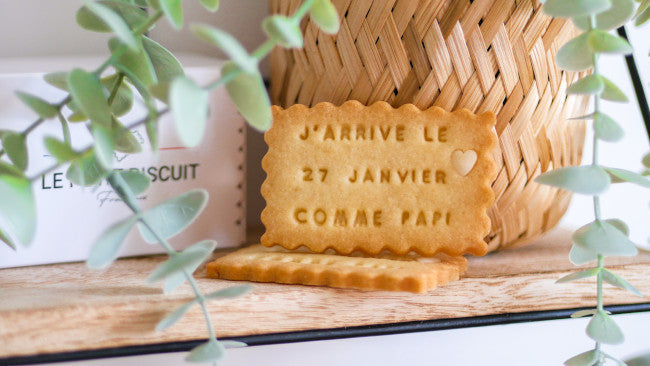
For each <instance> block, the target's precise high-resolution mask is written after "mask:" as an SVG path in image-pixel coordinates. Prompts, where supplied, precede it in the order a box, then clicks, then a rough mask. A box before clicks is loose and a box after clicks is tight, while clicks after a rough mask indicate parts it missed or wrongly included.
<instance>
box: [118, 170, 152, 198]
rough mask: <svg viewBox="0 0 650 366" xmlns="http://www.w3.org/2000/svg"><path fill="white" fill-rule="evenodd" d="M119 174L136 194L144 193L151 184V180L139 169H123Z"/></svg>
mask: <svg viewBox="0 0 650 366" xmlns="http://www.w3.org/2000/svg"><path fill="white" fill-rule="evenodd" d="M119 174H120V175H121V176H122V179H124V181H125V182H126V184H127V185H128V186H129V189H131V192H133V194H134V195H139V194H141V193H144V192H145V191H146V190H147V189H148V188H149V186H150V185H151V180H150V179H149V178H148V177H147V176H146V175H144V174H143V173H142V172H140V171H139V170H123V171H120V172H119Z"/></svg>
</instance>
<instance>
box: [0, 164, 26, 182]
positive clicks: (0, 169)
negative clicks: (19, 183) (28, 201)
mask: <svg viewBox="0 0 650 366" xmlns="http://www.w3.org/2000/svg"><path fill="white" fill-rule="evenodd" d="M0 175H10V176H12V177H16V178H25V173H24V172H23V171H22V170H20V169H18V168H16V167H15V166H13V165H11V164H8V163H5V162H4V161H2V160H0Z"/></svg>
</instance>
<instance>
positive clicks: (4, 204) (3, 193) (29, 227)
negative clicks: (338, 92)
mask: <svg viewBox="0 0 650 366" xmlns="http://www.w3.org/2000/svg"><path fill="white" fill-rule="evenodd" d="M0 172H2V169H0ZM0 197H2V199H1V200H0V219H1V220H0V221H2V222H4V224H5V226H4V228H5V229H6V230H7V231H8V232H9V233H10V234H12V235H13V236H14V237H15V238H16V239H17V240H18V241H19V242H20V243H21V244H22V245H24V246H28V245H29V244H30V243H31V241H32V239H33V238H34V234H35V232H36V204H35V200H34V192H33V191H32V186H31V182H30V181H29V179H27V178H24V177H16V176H13V175H5V174H2V173H0Z"/></svg>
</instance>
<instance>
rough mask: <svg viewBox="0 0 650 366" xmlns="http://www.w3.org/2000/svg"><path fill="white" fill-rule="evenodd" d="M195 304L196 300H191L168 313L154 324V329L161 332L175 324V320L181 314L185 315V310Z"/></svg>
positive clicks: (181, 315) (180, 316)
mask: <svg viewBox="0 0 650 366" xmlns="http://www.w3.org/2000/svg"><path fill="white" fill-rule="evenodd" d="M195 304H196V300H192V301H190V302H188V303H186V304H184V305H182V306H181V307H179V308H178V309H176V310H174V311H172V312H171V313H169V314H168V315H167V316H166V317H164V318H163V319H162V320H161V321H160V322H158V324H156V331H157V332H162V331H163V330H165V329H167V328H169V327H171V326H172V325H174V324H176V322H178V321H179V320H180V319H181V318H182V317H183V315H185V313H187V311H188V310H190V309H191V308H192V306H194V305H195Z"/></svg>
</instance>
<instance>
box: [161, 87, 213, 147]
mask: <svg viewBox="0 0 650 366" xmlns="http://www.w3.org/2000/svg"><path fill="white" fill-rule="evenodd" d="M169 106H170V108H171V111H172V116H173V117H174V125H175V126H176V132H177V133H178V136H179V138H180V140H181V142H182V143H183V145H185V146H197V145H198V144H199V143H200V142H201V139H202V138H203V133H204V131H205V123H206V121H207V119H208V109H209V105H208V92H207V91H206V90H203V89H201V88H200V87H199V86H198V85H196V84H195V83H194V82H193V81H192V80H190V79H188V78H186V77H180V78H178V79H175V80H174V81H173V82H172V85H171V89H170V91H169Z"/></svg>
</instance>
